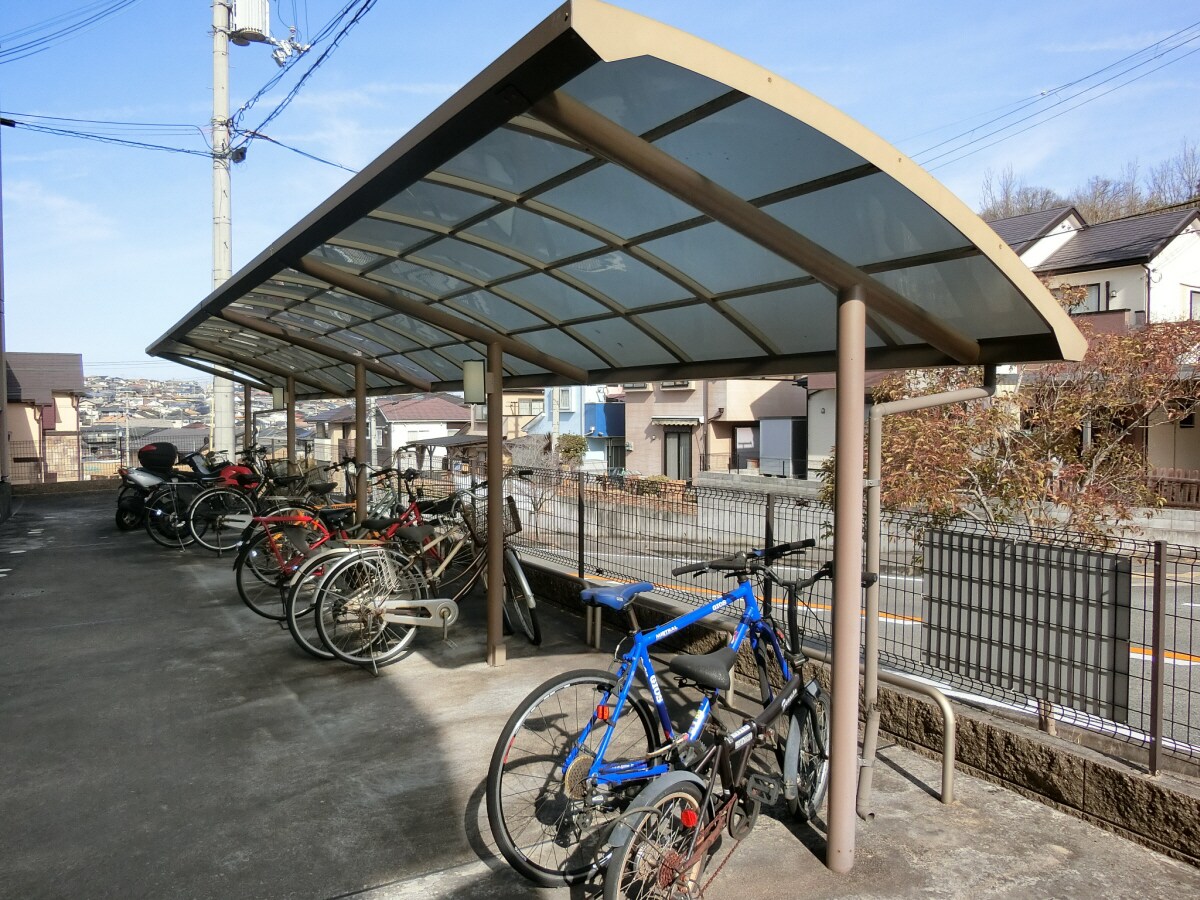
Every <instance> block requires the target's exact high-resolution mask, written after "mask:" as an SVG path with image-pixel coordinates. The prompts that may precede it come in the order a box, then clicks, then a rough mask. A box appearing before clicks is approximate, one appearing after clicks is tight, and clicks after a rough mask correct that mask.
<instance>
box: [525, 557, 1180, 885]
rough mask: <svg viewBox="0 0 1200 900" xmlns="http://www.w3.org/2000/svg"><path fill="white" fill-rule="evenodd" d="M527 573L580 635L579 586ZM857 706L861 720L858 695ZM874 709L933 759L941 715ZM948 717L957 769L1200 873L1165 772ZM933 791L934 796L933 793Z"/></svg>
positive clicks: (696, 647) (890, 703) (966, 716)
mask: <svg viewBox="0 0 1200 900" xmlns="http://www.w3.org/2000/svg"><path fill="white" fill-rule="evenodd" d="M528 574H529V581H530V585H531V587H532V588H533V589H534V592H535V593H536V594H537V596H538V598H539V599H541V600H546V601H549V602H552V603H554V604H555V605H558V606H562V607H563V608H565V609H567V610H569V611H571V612H574V613H576V614H578V615H579V616H580V631H581V633H582V630H583V621H582V618H583V605H582V604H581V603H580V602H579V585H578V583H577V582H575V581H572V580H571V579H569V578H568V577H566V576H563V575H561V574H559V573H557V572H554V571H552V570H549V569H536V568H532V567H531V568H530V569H529V571H528ZM675 614H678V611H676V613H675ZM603 615H604V624H605V625H606V626H608V627H611V628H614V629H617V630H620V631H624V630H626V629H627V628H628V621H627V619H626V617H625V616H624V615H623V614H618V613H614V612H612V611H611V610H603ZM669 617H670V614H669V613H667V612H665V611H663V610H659V609H643V608H640V607H639V609H638V618H639V621H640V624H641V625H642V626H643V627H645V626H647V625H649V624H652V623H655V624H656V623H660V622H663V621H666V619H667V618H669ZM710 624H711V623H710ZM726 624H728V623H726ZM724 642H725V636H724V634H722V633H721V629H720V623H717V627H715V628H711V627H710V628H705V627H703V626H700V625H695V626H692V627H691V628H688V629H685V630H684V631H681V632H679V633H677V634H675V635H672V636H671V637H670V639H669V640H668V641H666V642H663V645H664V647H665V648H668V649H671V650H677V651H681V652H688V653H705V652H708V651H709V650H713V649H715V648H716V647H718V646H720V645H721V644H723V643H724ZM743 656H744V657H745V658H741V659H739V660H738V665H737V672H738V673H739V674H741V675H743V676H745V677H747V678H750V679H753V677H754V674H755V667H754V662H753V659H752V658H750V657H749V655H748V654H743ZM823 680H824V678H823ZM860 690H861V686H860ZM859 699H860V704H859V710H860V713H861V711H862V703H861V699H862V698H861V696H860V698H859ZM879 705H880V730H881V732H882V733H884V734H885V735H888V736H890V737H891V738H893V739H894V740H896V741H897V742H899V743H901V744H904V745H905V746H907V747H910V748H912V749H914V750H917V751H918V752H921V753H924V754H926V755H929V756H931V757H935V758H941V750H942V716H941V711H940V710H939V709H938V708H937V707H936V706H935V705H934V704H933V703H932V702H931V701H930V700H929V699H928V698H925V697H921V696H919V695H917V694H913V693H910V692H908V691H904V690H901V689H899V688H892V687H887V686H883V685H881V686H880V699H879ZM954 711H955V717H956V723H957V734H956V746H957V750H956V768H957V769H958V770H959V771H962V772H966V773H968V774H970V775H974V776H976V777H978V778H983V779H984V780H987V781H990V782H993V783H995V784H1000V785H1003V786H1004V787H1007V788H1009V789H1011V790H1014V791H1016V792H1017V793H1019V794H1021V795H1022V796H1025V797H1028V798H1030V799H1032V800H1038V801H1040V802H1042V803H1045V804H1046V805H1048V806H1052V807H1054V808H1055V809H1059V810H1061V811H1063V812H1066V813H1070V814H1072V815H1075V816H1077V817H1079V818H1082V819H1084V820H1086V821H1088V822H1091V823H1093V824H1095V825H1098V826H1100V827H1102V828H1106V829H1108V830H1109V831H1112V832H1115V833H1117V834H1120V835H1122V836H1124V837H1126V838H1129V839H1131V840H1134V841H1137V842H1138V843H1141V844H1143V845H1145V846H1148V847H1151V848H1153V849H1155V850H1157V851H1159V852H1161V853H1165V854H1167V855H1168V856H1172V857H1174V858H1176V859H1180V860H1183V861H1184V862H1187V863H1190V864H1192V865H1195V866H1200V785H1197V784H1194V783H1192V782H1191V781H1188V780H1185V779H1183V778H1178V777H1175V776H1171V775H1160V776H1158V777H1155V778H1151V777H1150V776H1148V775H1146V774H1145V772H1143V771H1139V770H1138V769H1136V768H1134V767H1133V766H1128V765H1123V764H1122V763H1121V762H1119V761H1117V760H1114V759H1113V758H1111V757H1110V756H1107V755H1105V754H1102V753H1100V752H1098V751H1095V750H1091V749H1089V748H1087V747H1083V746H1080V745H1078V744H1075V743H1072V742H1071V741H1068V740H1065V739H1063V738H1056V737H1052V736H1050V735H1048V734H1044V733H1043V732H1041V731H1038V730H1037V729H1035V728H1027V727H1024V726H1022V725H1020V724H1019V723H1016V722H1013V721H1009V720H1007V719H1001V718H1000V717H998V716H994V715H991V714H989V713H986V712H982V711H980V710H976V709H974V708H970V707H964V706H962V705H960V704H955V705H954ZM932 787H933V788H934V789H935V790H936V789H937V787H938V786H937V785H934V786H932Z"/></svg>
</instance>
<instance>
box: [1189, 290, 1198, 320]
mask: <svg viewBox="0 0 1200 900" xmlns="http://www.w3.org/2000/svg"><path fill="white" fill-rule="evenodd" d="M1188 316H1189V317H1190V318H1192V319H1200V291H1192V293H1191V303H1190V304H1189V306H1188Z"/></svg>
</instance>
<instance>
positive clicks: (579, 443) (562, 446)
mask: <svg viewBox="0 0 1200 900" xmlns="http://www.w3.org/2000/svg"><path fill="white" fill-rule="evenodd" d="M554 449H555V450H556V451H557V453H558V455H559V456H560V457H562V459H563V461H564V462H565V463H567V465H569V466H571V468H575V467H576V466H578V465H579V463H580V462H582V461H583V454H585V453H587V438H585V437H583V436H582V435H578V434H560V435H559V436H558V443H557V444H556V445H555V447H554Z"/></svg>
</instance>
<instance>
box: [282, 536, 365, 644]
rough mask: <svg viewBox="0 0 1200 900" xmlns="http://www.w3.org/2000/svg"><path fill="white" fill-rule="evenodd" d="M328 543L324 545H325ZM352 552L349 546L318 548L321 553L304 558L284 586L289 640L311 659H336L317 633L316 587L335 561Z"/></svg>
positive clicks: (285, 615) (285, 616)
mask: <svg viewBox="0 0 1200 900" xmlns="http://www.w3.org/2000/svg"><path fill="white" fill-rule="evenodd" d="M327 546H328V545H327ZM351 552H353V551H352V550H351V549H350V548H349V547H328V549H326V548H322V552H320V553H318V554H317V555H316V556H313V557H310V558H309V559H306V560H305V561H304V563H303V564H302V565H301V566H300V568H299V569H298V570H297V571H296V574H295V575H293V576H292V578H291V580H290V581H289V582H288V586H287V597H286V598H285V600H284V618H285V620H286V621H287V627H288V633H289V634H291V636H292V640H294V641H295V642H296V644H297V645H298V646H299V647H300V649H301V650H303V651H304V652H305V653H307V654H308V655H309V656H311V657H313V658H314V659H336V658H337V657H335V656H334V655H333V653H331V652H330V650H329V648H328V647H326V646H325V644H324V643H323V642H322V641H321V635H320V634H318V633H317V624H316V623H317V617H316V616H315V615H314V614H313V609H314V607H315V606H316V597H317V589H318V587H319V585H320V582H321V579H322V578H324V576H325V573H326V572H327V571H328V570H329V568H330V567H331V566H332V565H333V564H334V563H335V562H337V560H338V559H339V558H340V557H341V556H344V555H346V554H347V553H351Z"/></svg>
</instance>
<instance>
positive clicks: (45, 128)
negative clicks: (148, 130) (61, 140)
mask: <svg viewBox="0 0 1200 900" xmlns="http://www.w3.org/2000/svg"><path fill="white" fill-rule="evenodd" d="M12 121H13V124H14V125H15V126H16V127H18V128H22V129H24V130H26V131H36V132H38V133H40V134H53V135H57V136H59V137H73V138H78V139H80V140H84V141H96V142H97V143H100V144H115V145H117V146H119V147H133V148H137V149H139V150H161V151H164V152H167V153H183V154H186V155H189V156H204V157H211V156H212V152H211V151H208V150H189V149H188V148H186V147H171V146H169V145H167V144H152V143H150V142H148V141H133V140H129V139H127V138H119V137H114V136H113V135H111V134H98V133H95V132H87V131H74V130H72V129H69V128H55V127H53V126H50V125H39V124H37V123H36V122H22V121H20V120H18V119H14V120H12Z"/></svg>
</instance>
